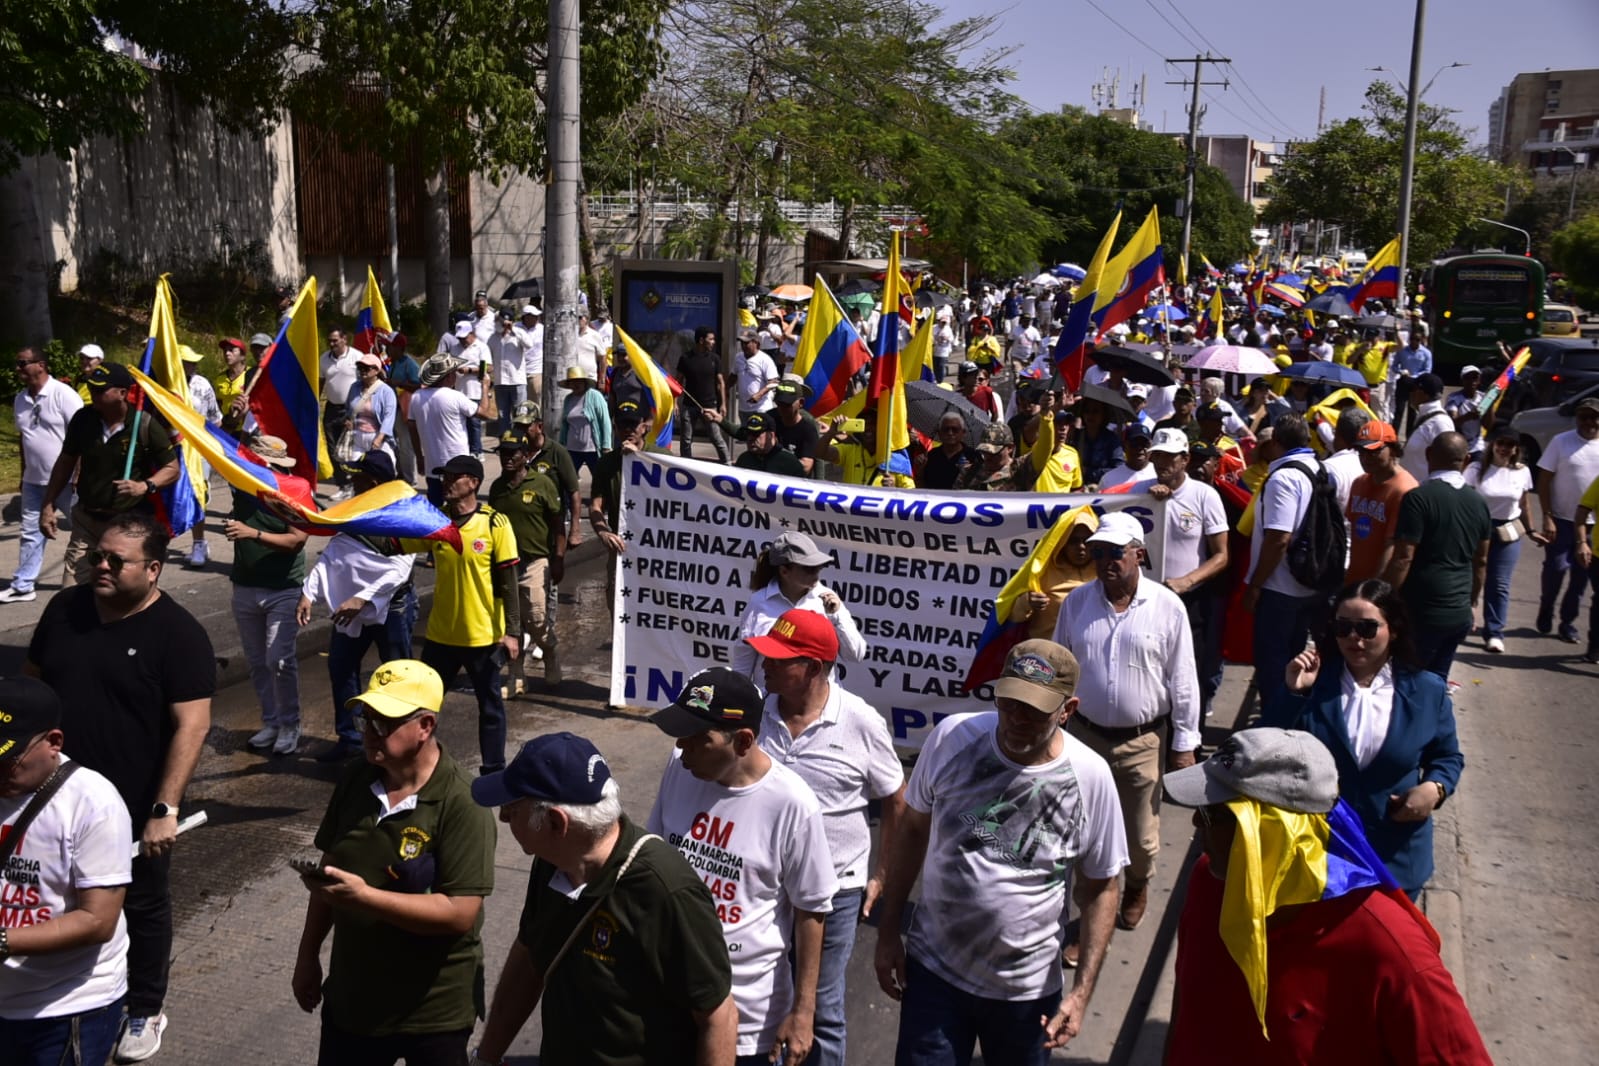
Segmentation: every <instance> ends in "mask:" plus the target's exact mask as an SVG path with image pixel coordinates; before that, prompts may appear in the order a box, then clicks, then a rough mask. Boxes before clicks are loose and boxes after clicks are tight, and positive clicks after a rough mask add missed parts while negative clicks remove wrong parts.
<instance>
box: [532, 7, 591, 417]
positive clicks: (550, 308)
mask: <svg viewBox="0 0 1599 1066" xmlns="http://www.w3.org/2000/svg"><path fill="white" fill-rule="evenodd" d="M579 6H580V0H550V46H549V54H550V67H549V105H548V106H549V119H548V123H549V129H548V140H549V145H550V158H549V168H550V174H549V179H550V180H549V184H548V185H547V186H546V187H545V200H544V229H545V233H546V240H545V244H544V388H543V390H542V391H541V394H540V396H539V406H540V407H541V408H542V409H543V411H544V412H545V413H546V414H548V412H549V411H551V410H552V409H553V408H554V406H555V390H556V380H555V378H556V374H557V373H558V372H559V368H560V367H566V366H572V365H574V364H575V363H576V361H577V306H578V305H577V275H578V244H577V209H578V180H579V178H580V176H581V173H582V168H581V155H580V153H581V138H580V133H581V131H580V129H579V126H578V105H579V102H580V97H579V89H578V19H579V17H580V15H579ZM595 370H596V371H598V370H599V368H598V367H596V368H595Z"/></svg>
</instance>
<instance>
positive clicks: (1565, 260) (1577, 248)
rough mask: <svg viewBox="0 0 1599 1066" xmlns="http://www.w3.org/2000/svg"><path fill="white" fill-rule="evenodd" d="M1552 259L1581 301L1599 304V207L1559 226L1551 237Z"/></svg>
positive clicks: (1574, 295)
mask: <svg viewBox="0 0 1599 1066" xmlns="http://www.w3.org/2000/svg"><path fill="white" fill-rule="evenodd" d="M1549 260H1550V265H1551V266H1553V267H1554V268H1555V269H1556V270H1559V271H1560V272H1561V273H1563V274H1565V275H1566V284H1567V285H1568V286H1569V287H1570V290H1571V295H1572V297H1573V298H1574V299H1576V301H1577V302H1578V303H1580V304H1582V305H1583V306H1584V307H1599V211H1595V212H1593V213H1591V214H1587V215H1584V216H1583V217H1581V218H1579V219H1577V220H1576V221H1575V222H1573V223H1571V224H1570V225H1568V226H1564V227H1562V228H1561V229H1560V230H1558V231H1557V232H1556V233H1555V235H1554V236H1553V237H1552V238H1551V239H1550V241H1549Z"/></svg>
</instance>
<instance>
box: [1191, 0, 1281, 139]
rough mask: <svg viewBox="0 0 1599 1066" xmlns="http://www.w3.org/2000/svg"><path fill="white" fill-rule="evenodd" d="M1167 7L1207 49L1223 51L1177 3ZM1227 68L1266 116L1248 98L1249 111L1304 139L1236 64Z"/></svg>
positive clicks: (1246, 95) (1245, 93) (1246, 101)
mask: <svg viewBox="0 0 1599 1066" xmlns="http://www.w3.org/2000/svg"><path fill="white" fill-rule="evenodd" d="M1166 6H1167V7H1169V8H1171V9H1172V10H1173V11H1175V12H1176V13H1177V17H1178V18H1180V19H1182V20H1183V22H1185V23H1186V24H1187V25H1188V28H1189V29H1191V30H1193V31H1194V32H1195V33H1196V34H1198V35H1199V39H1200V40H1201V41H1204V42H1205V46H1206V47H1207V48H1209V49H1210V50H1212V51H1214V52H1220V51H1221V49H1220V48H1218V47H1216V44H1215V42H1214V41H1212V40H1211V39H1210V38H1209V37H1206V36H1205V33H1204V31H1203V30H1201V29H1200V28H1199V27H1198V26H1196V25H1194V22H1193V20H1192V19H1190V18H1189V17H1188V16H1187V15H1185V14H1183V9H1182V8H1180V7H1178V6H1177V5H1176V4H1175V3H1173V2H1172V0H1166ZM1227 67H1228V68H1229V69H1230V70H1231V72H1232V77H1233V78H1234V79H1235V80H1236V81H1237V82H1238V84H1239V85H1240V86H1242V88H1243V93H1244V96H1245V97H1250V96H1252V97H1254V98H1255V100H1256V102H1257V103H1259V104H1260V106H1261V108H1264V109H1265V114H1261V111H1260V110H1259V109H1257V108H1255V107H1254V106H1253V105H1251V104H1249V100H1248V99H1247V98H1244V103H1245V105H1247V106H1249V109H1250V110H1251V111H1253V112H1255V114H1257V115H1260V117H1261V119H1262V120H1263V121H1265V122H1266V124H1267V125H1268V126H1270V125H1271V124H1272V123H1273V122H1275V123H1276V124H1277V125H1278V126H1279V127H1280V128H1281V129H1282V130H1283V131H1284V132H1285V133H1288V134H1290V135H1291V136H1293V137H1296V138H1300V139H1303V138H1302V137H1301V135H1300V134H1299V132H1298V131H1297V130H1295V129H1294V127H1293V126H1292V125H1291V124H1289V123H1287V122H1285V121H1283V117H1282V116H1281V115H1279V114H1277V112H1275V111H1273V110H1272V109H1271V105H1269V104H1267V103H1266V100H1265V98H1264V97H1262V96H1261V95H1260V94H1259V93H1257V92H1256V91H1255V87H1254V86H1253V85H1251V84H1249V81H1248V79H1246V78H1245V77H1244V74H1243V71H1241V70H1239V69H1238V64H1236V63H1228V64H1227ZM1224 110H1225V109H1224ZM1267 116H1270V117H1269V118H1268V117H1267Z"/></svg>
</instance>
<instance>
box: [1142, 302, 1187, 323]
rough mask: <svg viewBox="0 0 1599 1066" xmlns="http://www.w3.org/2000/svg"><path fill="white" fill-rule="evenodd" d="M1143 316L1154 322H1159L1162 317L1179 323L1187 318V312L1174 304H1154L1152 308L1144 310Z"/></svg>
mask: <svg viewBox="0 0 1599 1066" xmlns="http://www.w3.org/2000/svg"><path fill="white" fill-rule="evenodd" d="M1144 315H1145V316H1146V317H1148V318H1150V319H1152V320H1155V321H1159V320H1160V319H1161V318H1162V317H1163V316H1164V317H1165V318H1167V319H1169V320H1171V321H1172V322H1181V321H1182V320H1183V319H1185V318H1187V317H1188V312H1187V311H1184V310H1183V309H1182V308H1181V307H1178V306H1177V305H1176V304H1156V305H1155V306H1154V307H1147V308H1145V309H1144Z"/></svg>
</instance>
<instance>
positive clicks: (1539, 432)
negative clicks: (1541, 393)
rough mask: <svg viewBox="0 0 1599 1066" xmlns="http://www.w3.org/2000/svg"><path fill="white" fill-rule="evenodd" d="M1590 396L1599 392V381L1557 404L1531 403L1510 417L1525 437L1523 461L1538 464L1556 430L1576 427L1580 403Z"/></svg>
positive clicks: (1518, 433)
mask: <svg viewBox="0 0 1599 1066" xmlns="http://www.w3.org/2000/svg"><path fill="white" fill-rule="evenodd" d="M1590 396H1599V381H1596V382H1594V383H1593V384H1591V385H1589V386H1588V387H1587V388H1585V389H1583V390H1582V391H1581V392H1579V393H1577V394H1576V395H1574V396H1572V397H1571V398H1570V399H1568V400H1566V401H1565V402H1564V403H1562V404H1560V405H1559V406H1556V407H1529V408H1527V409H1526V410H1524V411H1521V412H1519V413H1518V414H1516V416H1515V417H1513V418H1512V419H1511V420H1510V428H1511V429H1513V430H1515V431H1516V434H1517V435H1518V436H1519V437H1520V438H1521V461H1522V462H1524V463H1526V464H1527V465H1528V466H1536V465H1538V457H1539V456H1540V455H1542V454H1543V452H1544V449H1545V448H1547V447H1549V440H1550V438H1551V437H1553V436H1554V435H1555V434H1556V433H1563V432H1565V431H1566V430H1568V429H1574V428H1576V425H1577V404H1579V403H1581V402H1582V401H1583V400H1586V399H1587V398H1588V397H1590Z"/></svg>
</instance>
